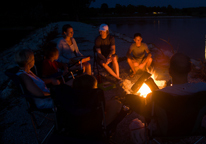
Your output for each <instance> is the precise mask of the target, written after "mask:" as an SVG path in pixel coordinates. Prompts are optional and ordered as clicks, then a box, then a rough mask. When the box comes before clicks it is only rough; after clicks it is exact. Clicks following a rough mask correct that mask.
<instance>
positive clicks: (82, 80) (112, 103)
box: [73, 75, 125, 126]
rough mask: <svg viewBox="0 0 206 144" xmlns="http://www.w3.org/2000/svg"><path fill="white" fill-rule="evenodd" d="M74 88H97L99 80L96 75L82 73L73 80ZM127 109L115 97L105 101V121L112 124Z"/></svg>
mask: <svg viewBox="0 0 206 144" xmlns="http://www.w3.org/2000/svg"><path fill="white" fill-rule="evenodd" d="M73 88H75V89H79V90H81V89H87V90H88V89H96V88H97V80H96V78H95V77H94V76H90V75H82V76H80V77H78V78H76V79H75V80H74V81H73ZM122 111H125V110H124V108H123V104H122V103H121V102H120V101H118V100H115V99H111V100H108V101H106V102H105V121H106V126H108V125H109V124H111V122H112V121H114V119H115V118H116V117H117V116H118V115H119V113H120V112H122Z"/></svg>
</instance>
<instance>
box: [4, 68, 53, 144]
mask: <svg viewBox="0 0 206 144" xmlns="http://www.w3.org/2000/svg"><path fill="white" fill-rule="evenodd" d="M18 71H19V67H14V68H11V69H8V70H6V71H5V74H6V75H7V76H8V77H9V78H10V79H11V80H12V81H13V82H14V83H15V85H16V86H17V87H18V88H19V89H20V91H21V93H22V95H21V96H22V97H24V98H25V99H26V102H27V106H28V109H27V112H28V113H29V114H30V116H31V121H32V124H33V127H34V130H35V134H36V139H37V142H38V143H43V142H44V141H45V140H46V138H47V137H48V136H49V134H50V133H51V132H52V131H53V129H54V125H53V126H52V128H51V129H50V130H49V132H48V133H47V134H46V136H45V137H44V139H43V140H42V141H40V139H39V136H38V133H37V129H39V128H41V126H42V124H43V122H44V120H45V118H47V119H48V120H52V119H50V118H49V117H47V115H48V113H54V111H53V110H52V109H38V108H37V107H36V105H35V103H34V100H33V98H42V99H44V98H49V97H35V96H33V95H32V94H30V93H29V92H28V91H27V90H26V88H25V87H24V85H23V84H22V82H21V80H20V78H19V76H17V75H16V73H17V72H18ZM38 112H40V113H43V114H46V115H42V114H39V113H38ZM35 115H39V116H41V117H43V118H44V119H43V120H42V121H41V122H40V123H37V120H36V117H35ZM52 121H54V120H52Z"/></svg>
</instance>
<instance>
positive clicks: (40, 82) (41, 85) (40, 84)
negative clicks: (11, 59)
mask: <svg viewBox="0 0 206 144" xmlns="http://www.w3.org/2000/svg"><path fill="white" fill-rule="evenodd" d="M22 73H24V74H26V75H28V76H29V77H30V78H31V79H32V80H33V82H34V83H35V84H36V85H37V86H38V87H39V88H40V89H41V90H42V91H43V92H50V91H49V89H48V88H47V87H46V84H45V83H44V81H43V80H41V79H40V78H39V77H37V76H36V75H35V74H34V73H33V72H31V71H29V73H27V72H25V71H24V70H19V72H17V73H16V75H18V76H19V75H20V74H22Z"/></svg>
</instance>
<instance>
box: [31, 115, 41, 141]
mask: <svg viewBox="0 0 206 144" xmlns="http://www.w3.org/2000/svg"><path fill="white" fill-rule="evenodd" d="M31 121H32V125H33V127H34V132H35V136H36V140H37V143H38V144H39V143H40V141H39V137H38V134H37V131H36V126H35V123H36V122H35V120H34V119H33V116H32V114H31Z"/></svg>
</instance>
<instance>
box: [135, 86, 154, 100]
mask: <svg viewBox="0 0 206 144" xmlns="http://www.w3.org/2000/svg"><path fill="white" fill-rule="evenodd" d="M151 92H152V91H151V90H150V88H149V87H148V85H147V84H145V83H143V85H142V86H141V88H140V89H139V91H138V92H137V94H138V95H139V96H141V97H142V96H143V97H144V98H146V97H147V95H148V94H149V93H151Z"/></svg>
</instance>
